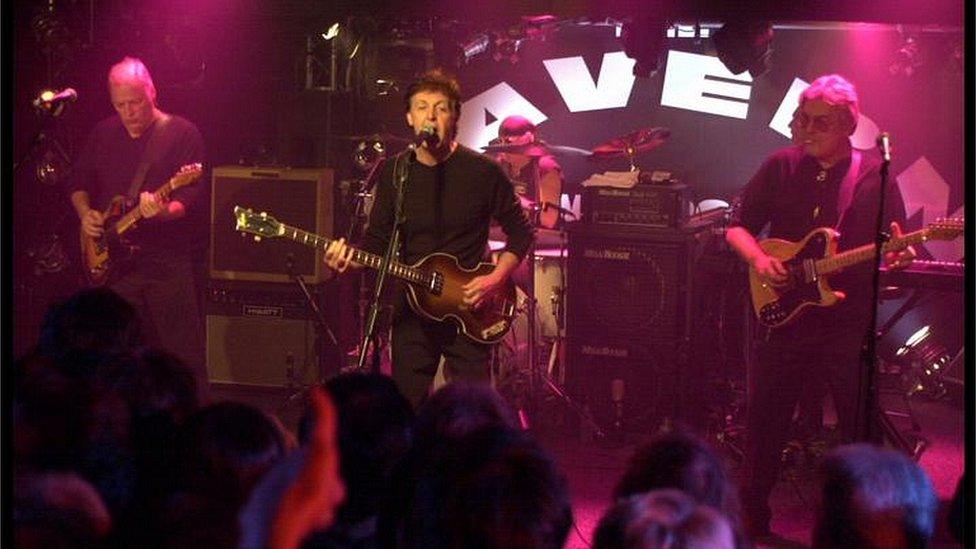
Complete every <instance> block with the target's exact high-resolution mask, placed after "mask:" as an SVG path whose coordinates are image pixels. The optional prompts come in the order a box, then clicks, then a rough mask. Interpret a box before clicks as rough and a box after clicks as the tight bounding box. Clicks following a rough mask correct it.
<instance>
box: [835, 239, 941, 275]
mask: <svg viewBox="0 0 976 549" xmlns="http://www.w3.org/2000/svg"><path fill="white" fill-rule="evenodd" d="M928 239H929V229H919V230H917V231H915V232H911V233H908V234H905V235H902V236H901V237H900V238H892V239H890V240H888V241H887V242H885V243H884V244H883V245H882V246H881V251H882V253H887V252H896V251H898V250H904V249H905V248H907V247H909V246H913V245H915V244H921V243H922V242H925V241H926V240H928ZM873 258H874V244H865V245H863V246H858V247H857V248H853V249H851V250H847V251H846V252H841V253H839V254H836V255H832V256H830V257H825V258H823V259H819V260H817V262H816V271H817V273H818V274H820V275H829V274H831V273H835V272H837V271H840V270H842V269H845V268H847V267H850V266H852V265H856V264H858V263H863V262H865V261H871V260H872V259H873Z"/></svg>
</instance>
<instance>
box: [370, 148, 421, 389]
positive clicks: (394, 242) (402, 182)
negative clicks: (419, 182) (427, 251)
mask: <svg viewBox="0 0 976 549" xmlns="http://www.w3.org/2000/svg"><path fill="white" fill-rule="evenodd" d="M413 154H414V145H411V146H410V147H408V148H407V150H406V151H404V152H403V153H401V154H399V155H397V157H396V160H395V164H394V165H393V186H394V187H395V188H396V200H395V203H394V214H393V229H392V231H391V234H390V238H389V241H388V242H387V245H386V252H385V253H384V254H383V262H382V263H380V269H379V274H378V275H377V276H376V286H375V288H374V289H373V300H372V303H371V304H370V307H369V316H368V318H367V320H366V327H365V329H364V330H363V339H362V342H361V343H360V345H359V364H358V366H357V369H358V370H359V371H363V369H364V368H365V366H366V353H367V352H368V349H369V344H370V342H371V341H373V340H374V332H375V331H376V319H377V318H378V317H379V313H380V297H381V296H382V295H383V288H384V286H385V285H386V275H387V271H389V268H390V264H391V263H392V262H393V256H394V254H395V253H396V250H397V248H399V246H400V226H401V225H402V224H403V220H404V219H403V188H404V187H405V186H406V183H407V175H408V174H409V172H410V161H411V160H412V159H413ZM401 159H402V160H401ZM379 358H380V357H379V350H378V349H374V350H373V373H377V374H378V373H380V360H379Z"/></svg>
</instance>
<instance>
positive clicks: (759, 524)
mask: <svg viewBox="0 0 976 549" xmlns="http://www.w3.org/2000/svg"><path fill="white" fill-rule="evenodd" d="M858 116H859V110H858V100H857V92H856V91H855V89H854V86H853V85H852V84H851V83H850V82H848V81H847V80H845V79H844V78H842V77H840V76H838V75H828V76H823V77H820V78H818V79H817V80H815V81H814V82H813V83H812V84H811V85H810V87H808V88H807V89H806V90H805V91H804V92H803V93H802V94H801V97H800V106H799V109H798V111H797V113H796V115H795V118H794V122H793V123H792V124H791V128H792V130H793V140H794V143H796V145H794V146H792V147H789V148H786V149H783V150H780V151H777V152H776V153H774V154H773V155H772V156H770V157H769V158H767V159H766V161H765V162H764V163H763V164H762V166H761V167H760V168H759V171H758V172H757V173H756V174H755V175H754V176H753V178H752V179H751V180H750V181H749V183H748V184H747V185H746V186H745V188H744V189H743V190H742V193H741V201H740V204H739V207H738V208H737V209H736V214H735V215H734V216H733V217H734V219H733V222H732V226H731V227H730V229H729V230H728V232H727V233H726V240H727V241H728V243H729V244H730V245H731V246H732V248H733V249H735V251H736V252H737V253H738V255H739V256H740V257H741V258H742V259H743V260H744V261H745V262H746V263H748V265H749V268H750V271H751V273H752V277H753V279H754V280H755V281H756V285H757V286H758V287H759V288H760V289H771V290H772V289H781V290H783V291H784V292H785V291H786V290H789V289H793V288H801V289H807V288H811V287H812V288H814V290H813V292H814V293H819V292H820V286H819V284H818V283H819V282H820V280H821V278H824V279H826V277H828V276H829V284H830V288H829V289H830V292H831V293H830V296H829V297H825V299H828V300H829V301H831V304H832V306H829V307H821V306H807V307H802V309H803V310H802V311H800V312H799V313H798V314H795V315H792V317H791V318H789V322H786V320H787V319H786V317H787V316H791V315H790V313H793V312H795V310H794V308H792V304H793V303H794V302H793V301H791V299H792V297H793V294H790V296H791V297H790V299H786V300H784V301H783V302H782V303H780V305H781V307H779V308H777V307H776V306H773V307H771V308H767V309H766V311H767V312H768V313H769V316H768V318H766V319H763V318H762V317H761V318H760V320H765V321H764V322H763V323H764V324H766V325H778V326H777V327H775V328H772V329H763V330H759V332H761V337H760V340H759V341H757V346H756V353H755V357H756V358H755V361H754V362H753V364H751V368H752V370H751V372H752V376H751V379H752V382H753V383H752V385H751V386H750V389H751V391H750V393H751V394H750V401H749V412H748V419H747V424H748V440H747V443H746V452H745V453H746V463H745V469H746V470H745V476H746V479H745V485H744V487H743V493H742V499H743V501H742V503H743V511H744V517H743V518H744V520H745V526H746V528H747V529H748V530H749V533H750V534H752V535H753V536H759V537H762V536H764V535H768V534H769V521H770V516H771V513H770V508H769V505H768V499H769V494H770V491H771V490H772V488H773V486H774V484H775V482H776V479H777V475H778V471H779V462H780V459H779V458H780V450H781V449H782V447H783V444H784V443H785V442H786V437H787V434H788V432H789V429H790V421H791V418H792V417H793V410H794V407H795V406H796V405H797V403H798V402H799V401H801V400H803V399H804V395H813V396H814V397H819V396H822V395H823V394H824V390H823V389H821V387H824V386H826V387H827V388H829V390H830V392H831V394H832V395H833V401H834V403H835V408H836V412H837V418H838V423H837V428H838V435H839V438H840V439H841V440H851V439H852V438H853V437H854V434H855V433H854V429H855V427H854V425H855V416H856V413H857V406H858V382H859V378H860V370H861V366H860V361H859V353H860V348H861V343H862V341H863V338H864V335H865V333H866V331H867V327H868V326H867V324H868V323H869V322H870V318H871V315H870V312H871V307H872V306H873V304H872V303H871V302H870V301H871V269H872V265H871V262H870V261H862V262H856V261H851V262H850V263H849V264H848V263H845V264H844V265H842V266H840V268H836V269H833V268H831V269H829V270H830V272H829V273H827V272H823V273H821V272H818V271H817V268H818V267H819V268H822V269H824V270H825V271H826V270H828V267H836V266H838V265H834V264H832V263H821V264H816V260H817V259H822V258H823V257H824V256H825V255H826V254H827V253H828V248H829V247H830V246H831V245H833V246H836V249H830V250H829V251H830V252H834V251H836V252H840V253H842V252H844V251H845V250H851V249H853V248H856V247H858V246H861V245H864V244H870V243H872V242H874V236H875V234H874V233H875V230H874V226H875V221H876V217H877V208H878V204H879V194H878V192H879V188H880V177H879V167H880V160H879V158H878V156H877V154H875V153H874V152H861V151H856V150H854V149H853V148H852V147H851V143H850V135H851V134H853V133H854V129H855V127H856V125H857V120H858ZM884 216H885V220H886V221H885V223H886V226H889V227H890V230H891V233H892V238H893V239H895V240H899V239H900V237H901V236H902V235H901V231H900V228H899V223H902V222H903V221H904V218H905V208H904V204H903V202H902V199H901V195H900V193H899V192H898V187H897V185H888V187H887V189H886V201H885V206H884ZM820 227H825V228H826V230H825V231H818V232H816V233H813V234H811V231H813V230H814V229H817V228H820ZM764 231H765V232H766V235H767V236H768V237H769V238H773V239H778V240H776V241H764V242H763V243H760V242H759V241H758V240H757V237H758V236H759V235H760V234H761V233H763V232H764ZM830 231H836V232H838V233H839V237H838V239H837V241H836V242H835V243H834V244H830V243H829V242H827V240H828V239H826V238H825V235H826V234H828V233H829V232H830ZM808 235H809V237H808ZM771 242H777V243H782V242H789V243H799V244H798V245H797V246H796V249H795V250H791V251H786V248H787V246H785V245H782V244H779V245H774V244H771ZM909 244H910V242H909ZM796 254H800V256H801V257H797V256H796ZM818 255H819V257H816V256H818ZM913 258H914V250H913V248H912V247H911V246H910V245H906V246H904V247H901V248H899V249H895V248H891V249H890V253H887V254H885V261H886V263H888V265H889V266H892V267H900V266H906V265H908V264H909V263H910V262H911V260H912V259H913ZM807 260H810V261H807ZM811 281H812V282H813V285H812V286H809V285H807V286H804V284H809V282H811ZM755 295H756V294H755V293H754V296H755ZM763 295H767V294H763ZM784 295H785V294H784ZM841 296H843V299H838V298H840V297H841ZM760 297H762V296H760ZM805 297H809V296H807V295H806V294H804V296H802V297H801V298H798V300H799V301H802V298H805ZM770 301H775V299H771V300H770ZM834 301H838V302H837V303H833V302H834ZM757 311H758V309H757ZM821 404H822V401H817V400H812V401H811V404H810V405H812V406H814V407H816V406H820V405H821Z"/></svg>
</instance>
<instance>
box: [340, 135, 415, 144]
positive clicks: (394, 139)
mask: <svg viewBox="0 0 976 549" xmlns="http://www.w3.org/2000/svg"><path fill="white" fill-rule="evenodd" d="M336 138H337V139H342V140H344V141H382V142H384V143H410V141H411V139H410V138H409V137H403V136H401V135H393V134H392V133H371V134H362V135H338V136H336Z"/></svg>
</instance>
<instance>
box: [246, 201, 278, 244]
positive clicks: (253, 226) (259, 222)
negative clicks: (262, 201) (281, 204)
mask: <svg viewBox="0 0 976 549" xmlns="http://www.w3.org/2000/svg"><path fill="white" fill-rule="evenodd" d="M234 218H235V219H236V220H237V226H236V227H235V229H236V230H238V231H241V232H242V233H251V234H253V235H255V236H254V238H255V240H259V239H260V238H261V237H268V238H274V237H276V236H281V235H282V233H283V232H284V225H282V224H281V223H280V222H279V221H278V220H277V219H275V218H274V217H273V216H270V215H268V214H267V213H266V212H261V213H255V212H254V210H252V209H251V208H242V207H240V206H234Z"/></svg>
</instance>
